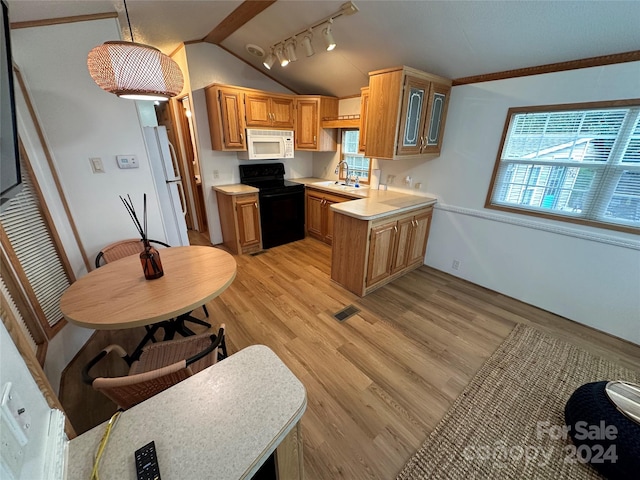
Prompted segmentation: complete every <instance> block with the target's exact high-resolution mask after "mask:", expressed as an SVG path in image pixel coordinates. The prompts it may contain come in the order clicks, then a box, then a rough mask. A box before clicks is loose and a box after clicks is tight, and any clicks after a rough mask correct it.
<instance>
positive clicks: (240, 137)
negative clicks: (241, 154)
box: [218, 88, 247, 150]
mask: <svg viewBox="0 0 640 480" xmlns="http://www.w3.org/2000/svg"><path fill="white" fill-rule="evenodd" d="M218 101H219V102H220V113H221V117H222V118H221V120H222V142H223V146H224V148H225V149H230V150H246V149H247V144H246V141H245V138H244V122H243V116H244V115H243V113H242V112H243V108H242V94H241V93H240V92H239V91H238V90H233V89H227V88H223V89H220V90H219V93H218Z"/></svg>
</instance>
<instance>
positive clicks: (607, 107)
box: [486, 100, 640, 233]
mask: <svg viewBox="0 0 640 480" xmlns="http://www.w3.org/2000/svg"><path fill="white" fill-rule="evenodd" d="M486 207H487V208H496V209H501V210H507V211H513V212H518V213H527V214H532V215H539V216H545V217H549V218H554V219H560V220H566V221H571V222H576V223H584V224H589V225H596V226H601V227H604V228H611V229H616V230H623V231H631V232H634V233H638V232H640V100H635V101H624V102H607V103H604V102H599V103H597V104H587V105H585V104H582V105H563V106H558V107H532V108H514V109H511V110H509V113H508V115H507V121H506V124H505V132H504V134H503V140H502V145H501V146H500V150H499V153H498V159H497V161H496V165H495V168H494V174H493V178H492V181H491V185H490V188H489V194H488V197H487V204H486Z"/></svg>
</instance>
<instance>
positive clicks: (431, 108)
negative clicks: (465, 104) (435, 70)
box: [365, 67, 451, 160]
mask: <svg viewBox="0 0 640 480" xmlns="http://www.w3.org/2000/svg"><path fill="white" fill-rule="evenodd" d="M450 91H451V80H448V79H446V78H443V77H439V76H437V75H432V74H429V73H425V72H421V71H419V70H416V69H413V68H410V67H396V68H391V69H386V70H378V71H376V72H370V73H369V98H368V104H367V115H366V125H365V136H366V145H365V155H366V156H367V157H374V158H383V159H392V160H397V159H401V158H407V157H409V158H427V159H428V158H434V157H437V156H438V155H439V154H440V149H441V147H442V136H443V134H444V125H445V120H446V114H447V107H448V104H449V93H450Z"/></svg>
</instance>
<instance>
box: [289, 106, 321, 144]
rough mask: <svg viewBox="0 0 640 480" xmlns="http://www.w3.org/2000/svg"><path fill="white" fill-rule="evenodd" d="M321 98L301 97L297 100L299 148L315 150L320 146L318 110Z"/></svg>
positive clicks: (296, 135)
mask: <svg viewBox="0 0 640 480" xmlns="http://www.w3.org/2000/svg"><path fill="white" fill-rule="evenodd" d="M319 103H320V100H319V99H313V98H311V99H299V100H297V101H296V134H295V142H296V149H297V150H315V149H317V148H318V111H319Z"/></svg>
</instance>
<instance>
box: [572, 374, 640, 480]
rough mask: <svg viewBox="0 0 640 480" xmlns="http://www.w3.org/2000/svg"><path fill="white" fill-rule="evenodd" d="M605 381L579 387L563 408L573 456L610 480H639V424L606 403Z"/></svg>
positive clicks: (607, 400)
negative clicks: (577, 456)
mask: <svg viewBox="0 0 640 480" xmlns="http://www.w3.org/2000/svg"><path fill="white" fill-rule="evenodd" d="M607 383H608V382H607V381H602V382H593V383H587V384H585V385H582V386H581V387H579V388H578V389H577V390H576V391H575V392H573V394H572V395H571V397H570V398H569V400H568V401H567V404H566V406H565V409H564V418H565V422H566V424H567V426H568V427H569V435H570V436H571V439H572V440H573V443H574V444H575V446H576V453H577V454H578V455H580V456H581V458H583V459H584V460H585V461H588V462H589V464H590V465H591V466H593V468H595V469H596V470H597V471H598V472H600V473H601V474H602V475H604V476H605V477H607V478H608V479H610V480H631V479H634V480H637V479H638V478H640V425H639V424H637V423H636V422H634V421H633V420H631V419H630V418H627V417H626V416H625V415H624V414H622V413H621V412H620V411H618V409H617V408H616V407H615V405H614V404H613V402H611V400H609V397H608V396H607V394H606V392H605V386H606V385H607Z"/></svg>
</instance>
